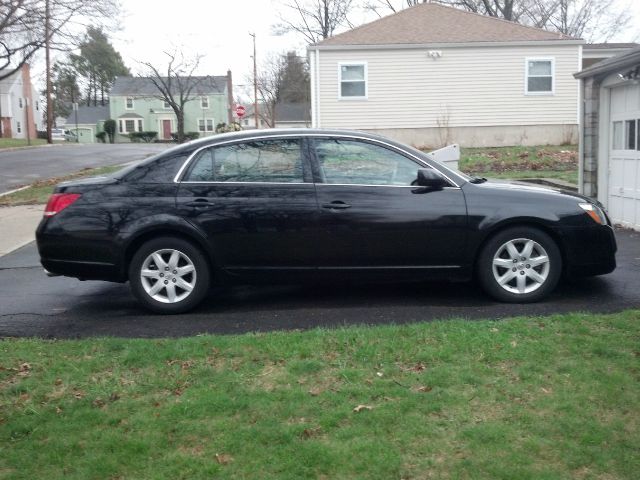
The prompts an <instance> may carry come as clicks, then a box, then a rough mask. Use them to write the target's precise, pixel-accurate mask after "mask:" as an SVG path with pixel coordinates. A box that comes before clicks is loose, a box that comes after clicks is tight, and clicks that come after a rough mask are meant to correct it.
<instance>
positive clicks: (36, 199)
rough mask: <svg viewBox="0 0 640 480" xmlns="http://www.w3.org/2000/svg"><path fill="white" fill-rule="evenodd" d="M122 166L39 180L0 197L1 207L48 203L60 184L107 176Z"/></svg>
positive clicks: (89, 169) (87, 170)
mask: <svg viewBox="0 0 640 480" xmlns="http://www.w3.org/2000/svg"><path fill="white" fill-rule="evenodd" d="M121 168H122V166H118V165H116V166H108V167H98V168H85V169H83V170H80V171H79V172H76V173H72V174H70V175H64V176H62V177H54V178H49V179H47V180H39V181H37V182H35V183H32V184H31V185H29V187H28V188H25V189H24V190H19V191H17V192H13V193H10V194H9V195H4V196H1V197H0V207H3V206H4V207H10V206H15V205H39V204H42V203H47V200H48V199H49V196H50V195H51V193H52V192H53V187H55V186H56V185H57V184H58V183H60V182H65V181H67V180H76V179H78V178H84V177H95V176H98V175H106V174H108V173H112V172H115V171H117V170H120V169H121Z"/></svg>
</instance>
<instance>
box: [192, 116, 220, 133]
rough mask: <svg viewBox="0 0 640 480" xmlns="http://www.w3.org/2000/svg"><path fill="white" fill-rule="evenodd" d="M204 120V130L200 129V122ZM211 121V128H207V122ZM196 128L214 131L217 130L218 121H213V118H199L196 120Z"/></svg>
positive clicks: (206, 131) (207, 131)
mask: <svg viewBox="0 0 640 480" xmlns="http://www.w3.org/2000/svg"><path fill="white" fill-rule="evenodd" d="M202 121H204V125H203V126H204V130H200V122H202ZM208 121H211V130H207V122H208ZM196 128H197V129H198V132H200V133H213V132H215V130H216V123H215V122H214V121H213V118H199V119H198V120H196Z"/></svg>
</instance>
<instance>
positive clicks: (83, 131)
mask: <svg viewBox="0 0 640 480" xmlns="http://www.w3.org/2000/svg"><path fill="white" fill-rule="evenodd" d="M69 130H70V131H71V132H72V133H73V134H75V135H76V136H77V137H78V142H79V143H95V141H96V140H95V138H96V135H95V133H93V128H92V127H80V126H79V127H78V128H77V129H76V128H75V127H73V128H70V129H69Z"/></svg>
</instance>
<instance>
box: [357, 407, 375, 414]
mask: <svg viewBox="0 0 640 480" xmlns="http://www.w3.org/2000/svg"><path fill="white" fill-rule="evenodd" d="M363 410H373V407H370V406H369V405H358V406H357V407H355V408H354V409H353V411H354V412H355V413H359V412H361V411H363Z"/></svg>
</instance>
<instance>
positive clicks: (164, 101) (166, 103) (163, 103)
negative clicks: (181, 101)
mask: <svg viewBox="0 0 640 480" xmlns="http://www.w3.org/2000/svg"><path fill="white" fill-rule="evenodd" d="M162 108H164V109H165V110H168V109H170V108H171V105H169V102H167V101H166V100H163V101H162Z"/></svg>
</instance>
